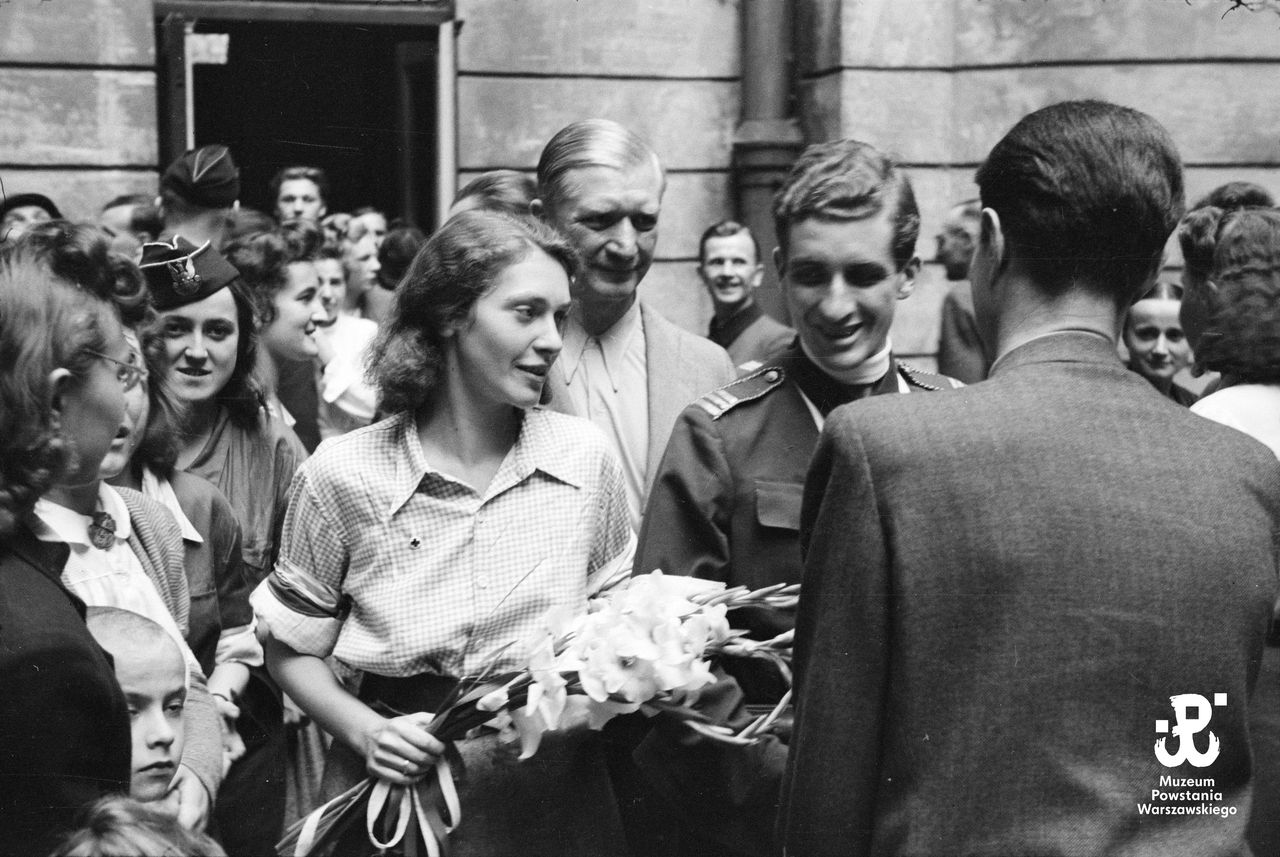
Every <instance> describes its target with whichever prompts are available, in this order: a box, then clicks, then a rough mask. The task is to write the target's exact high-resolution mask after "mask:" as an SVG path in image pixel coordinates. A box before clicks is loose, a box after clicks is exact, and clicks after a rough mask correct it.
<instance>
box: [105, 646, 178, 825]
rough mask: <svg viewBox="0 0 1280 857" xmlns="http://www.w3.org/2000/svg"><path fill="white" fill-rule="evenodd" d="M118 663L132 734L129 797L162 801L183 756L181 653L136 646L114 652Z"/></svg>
mask: <svg viewBox="0 0 1280 857" xmlns="http://www.w3.org/2000/svg"><path fill="white" fill-rule="evenodd" d="M131 648H132V647H131ZM115 662H116V679H117V680H118V681H119V682H120V687H121V689H123V690H124V695H125V699H126V700H127V701H128V703H129V721H130V728H131V730H132V733H133V766H132V767H133V775H132V780H131V782H130V785H129V796H130V797H132V798H135V799H137V800H141V801H152V800H159V799H160V798H162V797H164V796H165V794H166V793H167V792H168V791H169V784H170V783H171V782H172V781H173V775H174V773H176V772H177V770H178V761H179V760H180V759H181V758H182V707H183V705H184V704H185V702H186V699H187V687H186V679H187V676H186V669H185V668H184V666H183V663H182V656H181V654H179V652H178V649H177V646H176V645H173V646H157V647H155V648H154V649H151V650H144V649H141V648H132V651H130V652H128V653H121V654H119V655H116V656H115Z"/></svg>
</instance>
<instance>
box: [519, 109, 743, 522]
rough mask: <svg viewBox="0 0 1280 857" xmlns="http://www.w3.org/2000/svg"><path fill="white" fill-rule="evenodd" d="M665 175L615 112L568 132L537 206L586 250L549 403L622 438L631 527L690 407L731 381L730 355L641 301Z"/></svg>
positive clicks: (557, 139) (559, 137) (557, 142)
mask: <svg viewBox="0 0 1280 857" xmlns="http://www.w3.org/2000/svg"><path fill="white" fill-rule="evenodd" d="M665 188H666V176H665V175H664V173H663V170H662V164H661V163H660V162H659V160H658V155H657V153H656V152H654V151H653V149H652V148H650V146H649V145H648V144H647V143H645V142H644V141H643V140H641V139H640V138H639V137H638V136H636V134H635V133H633V132H632V131H630V130H628V129H627V128H624V127H623V126H622V125H619V124H618V123H616V122H610V121H608V120H606V119H588V120H585V121H581V122H574V123H573V124H571V125H568V126H566V127H564V128H562V129H561V130H560V131H559V132H558V133H557V134H556V135H555V136H554V137H552V138H551V140H550V141H549V142H548V143H547V145H546V148H544V149H543V150H542V157H541V158H540V159H539V161H538V197H537V198H536V199H534V200H533V202H532V203H531V204H530V209H531V210H532V212H533V213H534V214H535V215H537V216H540V217H543V218H544V219H546V220H547V221H548V222H549V223H551V224H552V225H554V226H556V227H557V228H558V229H560V230H561V231H562V232H564V234H565V235H566V236H568V238H569V239H570V240H571V241H572V242H573V244H574V246H575V247H576V248H577V250H578V254H579V255H580V256H581V257H582V264H583V267H582V271H581V273H580V274H579V275H578V277H577V279H576V281H575V283H574V297H575V298H576V302H575V305H574V309H573V311H572V312H571V313H570V315H569V319H568V322H567V323H566V325H565V332H564V350H563V351H562V352H561V353H560V358H559V359H558V360H557V361H556V364H555V366H554V367H553V369H552V371H551V374H550V375H549V376H548V378H547V389H548V390H549V392H550V395H551V406H552V407H554V408H556V409H557V410H560V411H563V412H565V413H569V414H575V415H577V416H582V417H586V418H588V419H590V420H591V421H592V422H593V423H595V424H596V425H598V426H599V427H600V428H601V429H603V430H604V433H605V434H606V435H607V436H608V437H609V438H610V440H612V441H613V446H614V449H615V451H616V452H617V453H618V457H619V458H620V460H621V461H622V469H623V474H624V475H625V477H626V483H627V500H628V503H629V505H630V508H631V524H632V526H633V527H634V528H635V529H637V530H638V529H639V528H640V512H641V510H642V509H643V508H644V501H645V497H646V496H647V494H648V491H649V486H650V485H651V484H652V483H653V476H654V474H655V472H656V471H657V469H658V462H659V460H661V458H662V451H663V449H665V448H666V445H667V438H668V437H670V435H671V429H672V427H673V426H674V425H675V422H676V417H678V416H679V415H680V411H681V410H683V409H684V406H685V405H687V404H689V403H690V402H692V401H693V400H694V399H696V398H698V397H699V396H701V395H702V394H703V393H706V392H708V391H710V390H713V389H715V388H716V387H719V386H720V385H722V384H726V383H728V382H729V381H730V380H732V379H733V375H734V372H733V364H732V363H731V362H730V360H729V355H728V354H726V353H725V351H724V349H723V348H720V347H719V346H718V345H715V344H714V343H711V342H708V341H706V340H705V339H702V338H701V337H699V336H694V335H693V334H692V333H689V332H687V331H684V330H681V329H680V328H679V327H677V326H676V325H674V324H672V323H671V322H669V321H667V320H666V319H665V318H663V317H662V315H661V314H659V313H658V312H657V311H656V310H655V309H653V308H652V307H650V306H649V305H648V304H646V303H644V302H643V301H638V300H637V299H636V298H637V289H638V288H639V286H640V281H641V280H643V279H644V276H645V274H647V273H648V271H649V265H650V264H651V263H652V262H653V251H654V247H655V245H656V244H657V241H658V216H659V214H660V213H661V210H662V194H663V191H664V190H665Z"/></svg>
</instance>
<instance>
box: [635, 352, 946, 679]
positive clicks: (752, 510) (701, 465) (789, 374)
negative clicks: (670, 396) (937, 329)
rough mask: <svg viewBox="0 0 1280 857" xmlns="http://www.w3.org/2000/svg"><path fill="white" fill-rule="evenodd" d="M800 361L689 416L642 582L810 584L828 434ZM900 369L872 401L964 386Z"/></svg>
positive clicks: (728, 389)
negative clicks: (818, 483)
mask: <svg viewBox="0 0 1280 857" xmlns="http://www.w3.org/2000/svg"><path fill="white" fill-rule="evenodd" d="M797 359H803V358H801V357H799V353H798V352H797V351H795V350H788V351H786V352H783V353H782V354H780V355H778V356H777V358H775V359H774V360H771V361H769V362H768V363H767V364H766V365H765V366H764V367H763V368H761V369H759V370H758V371H756V372H753V373H751V374H749V375H746V376H744V377H743V378H740V379H738V380H737V381H734V382H733V383H731V384H728V385H726V386H724V387H721V388H719V389H718V390H716V391H714V392H712V393H709V394H707V395H705V396H703V397H702V398H700V399H698V400H697V401H696V402H694V403H693V404H692V405H690V406H689V407H687V408H685V410H684V411H683V412H682V413H681V415H680V418H679V419H678V420H677V421H676V425H675V429H674V430H673V431H672V434H671V440H670V441H669V442H668V444H667V449H666V453H665V454H664V455H663V458H662V463H661V465H660V466H659V468H658V474H657V477H656V478H655V480H654V484H653V488H652V489H651V491H650V494H649V501H648V505H647V506H646V508H645V514H644V520H643V524H642V525H641V528H640V542H639V545H638V547H637V550H636V563H635V567H634V568H635V572H636V573H637V574H645V573H647V572H650V571H652V570H654V569H655V568H660V569H662V571H663V572H664V573H667V574H682V575H692V576H694V577H701V578H704V579H707V580H720V581H724V582H725V583H726V584H727V585H729V586H738V585H742V586H746V587H749V588H752V589H758V588H760V587H764V586H769V585H772V584H774V583H799V582H800V580H801V576H802V574H803V570H804V569H803V565H802V563H801V559H800V545H799V526H800V501H801V496H802V493H803V490H804V481H805V474H806V473H807V471H808V469H809V460H810V458H811V457H812V454H813V450H814V447H815V446H816V444H817V441H818V426H817V423H816V422H815V419H814V415H813V413H812V412H811V411H810V408H809V405H807V404H806V403H805V399H804V397H803V394H802V393H801V392H800V387H799V385H798V384H797V383H796V381H795V379H794V374H795V373H794V371H793V370H792V369H791V368H789V365H793V364H794V361H795V360H797ZM892 366H893V368H892V370H891V371H890V372H888V373H887V374H886V375H885V376H884V378H882V379H881V380H880V381H878V382H876V383H875V385H874V387H873V388H872V391H871V394H872V395H883V394H892V393H899V392H905V391H925V390H936V389H946V388H950V387H952V386H956V382H954V381H952V380H951V379H949V378H944V377H941V376H936V375H929V374H926V373H923V372H918V371H916V370H913V369H910V368H908V367H907V366H905V365H904V364H901V363H899V362H897V361H896V360H894V361H892ZM853 407H856V403H855V404H854V405H853ZM738 612H739V613H740V614H744V615H735V617H734V626H735V627H745V628H748V629H750V630H751V631H752V632H753V636H756V637H758V638H762V639H767V638H768V637H771V636H774V635H776V634H778V633H781V632H782V631H785V630H788V629H789V628H791V627H792V625H793V623H794V617H793V616H792V615H791V614H790V612H789V611H788V612H787V613H782V612H779V611H773V610H769V611H764V610H758V611H757V610H753V611H750V614H749V615H747V611H738ZM735 672H736V671H735ZM738 678H739V680H740V681H742V682H743V683H744V685H745V684H746V683H747V682H746V681H745V677H744V676H738ZM744 690H745V691H746V692H747V697H748V701H752V702H754V701H757V700H758V699H760V698H761V697H763V698H766V699H767V698H770V697H772V699H777V696H774V695H773V691H772V690H769V689H766V688H752V687H745V686H744ZM778 693H779V694H780V693H781V690H779V691H778Z"/></svg>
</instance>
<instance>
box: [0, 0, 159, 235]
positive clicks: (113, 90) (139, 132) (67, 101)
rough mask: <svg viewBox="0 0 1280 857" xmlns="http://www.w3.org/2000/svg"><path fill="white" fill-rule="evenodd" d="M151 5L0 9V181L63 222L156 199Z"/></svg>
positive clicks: (54, 3) (39, 4) (68, 2)
mask: <svg viewBox="0 0 1280 857" xmlns="http://www.w3.org/2000/svg"><path fill="white" fill-rule="evenodd" d="M151 14H152V13H151V4H150V3H147V2H122V0H9V2H6V3H3V4H0V182H2V183H3V192H4V193H5V194H6V195H9V196H12V195H13V194H16V193H24V192H28V191H35V192H39V193H43V194H45V195H46V196H48V197H49V198H50V199H52V200H53V201H54V202H55V203H56V204H57V205H58V206H59V208H60V209H61V210H62V212H63V214H65V215H67V216H68V217H73V218H80V217H92V216H94V215H96V214H97V212H98V210H99V209H100V208H101V207H102V204H103V203H105V202H106V201H107V200H109V199H111V198H112V197H114V196H117V195H119V194H122V193H140V192H145V193H155V191H156V159H157V134H156V94H155V86H156V73H155V35H154V33H155V29H154V25H153V22H152V18H151Z"/></svg>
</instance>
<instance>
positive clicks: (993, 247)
mask: <svg viewBox="0 0 1280 857" xmlns="http://www.w3.org/2000/svg"><path fill="white" fill-rule="evenodd" d="M974 252H975V253H986V254H987V259H988V261H989V262H990V270H992V271H999V270H1000V269H1001V268H1002V267H1004V263H1005V261H1006V259H1005V254H1006V252H1007V248H1006V246H1005V240H1004V226H1003V225H1002V224H1001V223H1000V215H999V214H998V213H997V212H996V210H995V209H994V208H984V209H982V225H981V226H980V227H979V229H978V246H977V247H976V248H975V250H974Z"/></svg>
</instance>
